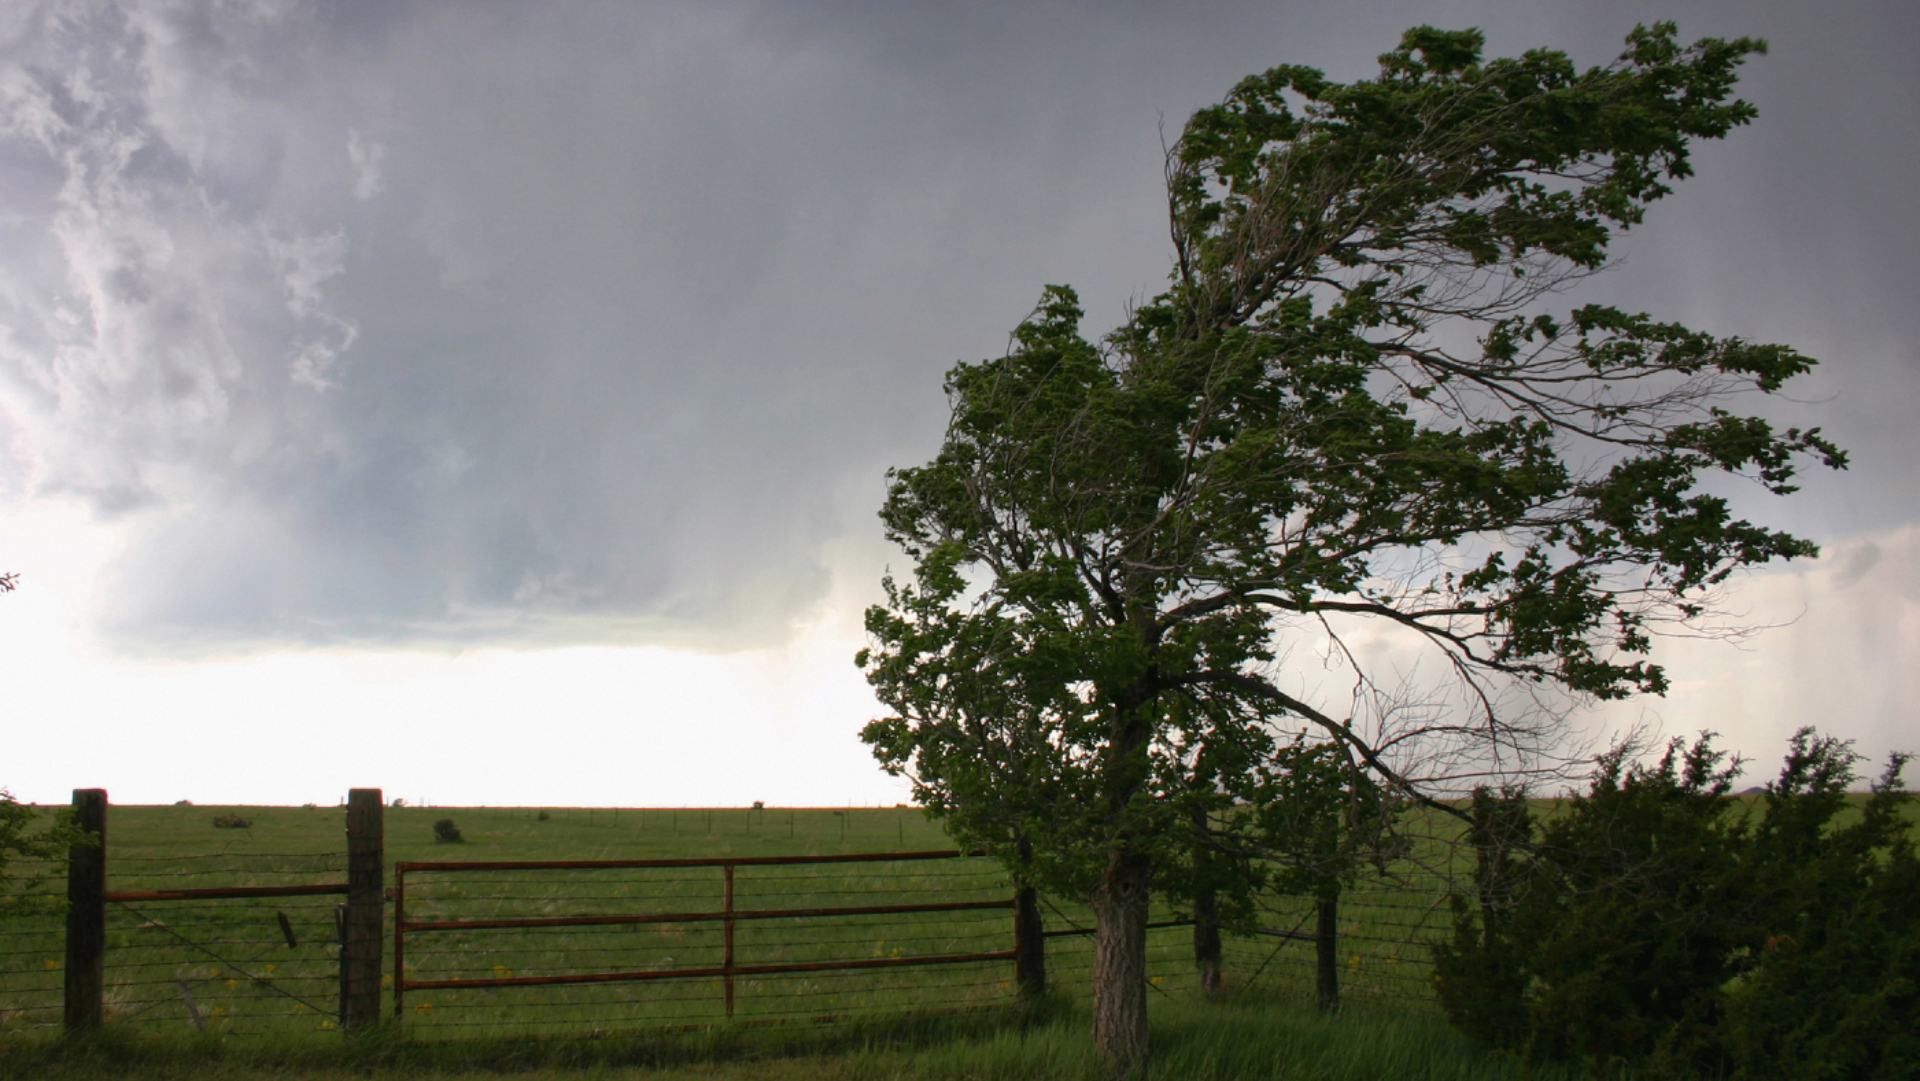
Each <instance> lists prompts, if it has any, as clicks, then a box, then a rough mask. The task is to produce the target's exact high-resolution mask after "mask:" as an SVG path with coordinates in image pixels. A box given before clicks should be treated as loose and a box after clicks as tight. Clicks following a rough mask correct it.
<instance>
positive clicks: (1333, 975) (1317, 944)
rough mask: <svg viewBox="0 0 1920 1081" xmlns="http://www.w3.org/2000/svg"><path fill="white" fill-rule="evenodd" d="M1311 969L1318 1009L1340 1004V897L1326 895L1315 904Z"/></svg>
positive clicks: (1330, 1007) (1333, 894)
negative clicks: (1313, 974)
mask: <svg viewBox="0 0 1920 1081" xmlns="http://www.w3.org/2000/svg"><path fill="white" fill-rule="evenodd" d="M1314 909H1315V912H1314V915H1315V916H1316V917H1317V919H1316V920H1315V926H1314V931H1315V933H1314V962H1315V963H1314V968H1315V970H1316V971H1315V975H1317V976H1318V977H1319V980H1318V983H1319V986H1318V987H1317V988H1316V990H1317V991H1318V992H1319V996H1318V997H1319V999H1320V1008H1321V1009H1323V1010H1332V1009H1336V1008H1338V1007H1339V1005H1340V895H1339V894H1338V893H1327V894H1324V895H1323V896H1321V898H1320V899H1319V901H1318V902H1317V903H1316V904H1315V905H1314Z"/></svg>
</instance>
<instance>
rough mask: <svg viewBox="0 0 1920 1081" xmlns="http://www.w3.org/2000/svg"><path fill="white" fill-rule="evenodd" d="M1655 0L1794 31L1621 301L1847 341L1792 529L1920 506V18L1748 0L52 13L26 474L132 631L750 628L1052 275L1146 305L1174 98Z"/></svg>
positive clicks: (1897, 516) (1634, 244) (37, 169)
mask: <svg viewBox="0 0 1920 1081" xmlns="http://www.w3.org/2000/svg"><path fill="white" fill-rule="evenodd" d="M1602 10H1604V11H1605V12H1606V14H1605V16H1604V17H1601V16H1600V15H1598V14H1596V12H1598V11H1602ZM1669 15H1671V16H1672V17H1677V18H1679V19H1680V20H1682V22H1683V27H1682V29H1683V32H1684V33H1687V34H1705V33H1721V34H1730V33H1750V34H1758V35H1763V36H1770V37H1772V38H1773V40H1774V55H1773V56H1772V57H1768V58H1763V59H1760V60H1758V61H1756V62H1755V63H1754V64H1753V65H1752V66H1751V67H1750V68H1749V69H1748V71H1749V76H1748V80H1747V83H1748V85H1749V87H1750V90H1749V95H1750V96H1751V97H1753V98H1754V99H1755V100H1756V101H1757V102H1759V104H1760V105H1761V108H1762V112H1763V117H1762V120H1761V122H1760V124H1759V125H1758V126H1757V127H1756V128H1755V129H1753V130H1751V131H1743V132H1740V133H1738V134H1737V135H1736V137H1735V139H1734V140H1733V141H1732V143H1730V144H1729V145H1728V146H1727V147H1724V148H1713V149H1711V150H1709V151H1708V152H1705V153H1703V154H1702V155H1701V173H1702V175H1701V177H1700V179H1699V180H1697V181H1695V182H1692V183H1690V184H1687V185H1683V186H1682V187H1681V190H1680V193H1679V194H1678V195H1677V196H1676V197H1675V198H1674V199H1673V200H1672V201H1671V205H1669V206H1666V207H1663V208H1661V210H1660V211H1659V212H1657V215H1656V218H1655V219H1654V224H1653V225H1652V226H1651V227H1650V228H1649V229H1647V230H1644V231H1643V235H1638V236H1636V237H1634V238H1632V240H1631V242H1630V243H1629V244H1628V245H1627V246H1626V251H1627V253H1628V256H1629V264H1630V267H1629V269H1628V270H1627V271H1626V272H1623V273H1622V274H1620V275H1616V276H1615V278H1614V279H1613V280H1612V281H1610V282H1606V283H1603V285H1602V288H1603V289H1606V290H1611V291H1613V292H1614V293H1615V294H1616V295H1618V296H1620V297H1622V298H1625V299H1627V300H1629V301H1632V302H1634V303H1636V304H1637V305H1639V306H1643V307H1648V308H1651V309H1653V310H1656V311H1660V312H1662V313H1664V314H1669V315H1673V316H1676V317H1682V318H1697V319H1700V320H1701V321H1702V322H1706V323H1708V324H1709V325H1711V326H1713V328H1714V329H1718V330H1723V331H1728V332H1737V333H1743V334H1748V335H1750V336H1755V337H1763V338H1775V339H1782V340H1788V341H1793V342H1795V343H1797V344H1800V345H1802V346H1803V347H1805V348H1807V349H1808V350H1809V351H1810V352H1814V353H1815V354H1816V355H1822V356H1824V357H1826V358H1828V359H1829V360H1830V362H1831V364H1832V368H1831V374H1828V375H1825V376H1823V379H1824V381H1823V382H1821V383H1819V384H1817V386H1816V388H1815V391H1814V392H1815V393H1817V394H1818V395H1822V396H1830V397H1832V399H1833V400H1832V401H1831V402H1828V403H1825V404H1822V405H1820V406H1819V407H1818V410H1817V411H1819V412H1821V415H1822V416H1825V417H1831V418H1832V419H1831V421H1830V422H1829V427H1832V428H1837V429H1841V431H1840V432H1839V434H1840V435H1841V436H1842V437H1843V438H1845V439H1847V440H1848V441H1849V442H1850V443H1853V444H1855V445H1857V446H1859V447H1861V450H1862V453H1861V455H1860V458H1861V460H1862V462H1861V468H1860V469H1859V470H1858V471H1857V472H1856V474H1855V475H1854V476H1853V477H1851V478H1849V480H1848V482H1847V484H1848V485H1849V486H1847V487H1842V488H1834V489H1830V490H1829V491H1840V492H1842V493H1843V495H1841V496H1835V495H1832V494H1827V495H1821V496H1819V497H1818V498H1817V499H1816V500H1815V501H1812V502H1810V503H1808V504H1807V507H1808V508H1810V509H1807V510H1803V511H1801V512H1799V513H1800V518H1799V520H1797V521H1796V522H1795V524H1796V525H1797V526H1798V527H1800V528H1802V529H1804V530H1806V531H1809V532H1812V533H1815V534H1816V535H1824V534H1838V533H1847V532H1852V531H1855V530H1857V529H1862V528H1867V527H1869V526H1883V525H1890V524H1897V523H1899V522H1904V521H1907V520H1909V519H1910V518H1911V516H1912V515H1911V509H1912V507H1913V505H1914V501H1913V495H1914V494H1915V493H1914V492H1913V488H1912V484H1913V481H1912V479H1911V475H1910V471H1908V470H1907V469H1906V468H1905V466H1904V463H1900V464H1899V465H1897V466H1887V465H1884V464H1881V463H1883V462H1884V461H1885V460H1886V459H1887V458H1888V457H1889V456H1891V455H1897V454H1898V452H1900V451H1903V450H1906V449H1910V448H1911V445H1912V440H1911V436H1910V434H1909V428H1908V425H1907V424H1906V423H1905V422H1904V419H1903V417H1902V414H1903V413H1904V412H1906V411H1909V410H1911V409H1912V408H1913V407H1914V406H1916V405H1920V400H1916V396H1915V394H1914V391H1913V382H1912V379H1911V374H1912V365H1913V354H1912V350H1911V347H1910V346H1908V345H1907V344H1906V339H1905V338H1904V337H1903V336H1902V335H1901V333H1900V332H1901V331H1903V330H1904V329H1905V328H1904V322H1905V320H1904V318H1903V311H1902V307H1903V305H1904V303H1905V302H1906V298H1907V297H1908V296H1910V295H1911V292H1912V290H1911V282H1912V277H1911V274H1910V272H1907V271H1906V270H1905V269H1904V267H1903V266H1902V265H1901V260H1903V259H1904V258H1905V257H1906V255H1907V254H1908V253H1909V252H1910V251H1911V250H1913V247H1914V243H1913V242H1914V241H1915V240H1920V237H1915V236H1914V235H1913V233H1914V229H1915V226H1914V224H1913V219H1912V216H1911V215H1910V214H1907V213H1905V212H1904V206H1905V199H1904V193H1903V190H1902V185H1901V183H1900V181H1899V180H1898V176H1899V175H1900V172H1901V171H1902V170H1905V171H1906V172H1907V173H1908V174H1910V173H1911V169H1912V166H1913V165H1914V162H1913V160H1912V158H1913V154H1914V141H1913V139H1912V138H1911V136H1910V135H1907V134H1903V133H1905V132H1906V130H1907V129H1906V127H1905V124H1906V119H1905V118H1906V117H1907V116H1910V115H1911V106H1912V105H1913V104H1914V101H1913V98H1914V94H1915V86H1916V80H1915V78H1914V76H1913V75H1912V74H1911V73H1910V72H1909V69H1908V67H1907V66H1906V65H1905V64H1904V61H1903V59H1902V57H1901V55H1900V53H1899V52H1897V51H1896V50H1898V49H1899V48H1901V47H1902V45H1901V42H1902V41H1904V40H1909V39H1910V37H1911V34H1910V33H1909V31H1911V30H1912V29H1915V27H1914V26H1913V25H1912V24H1913V22H1914V19H1913V17H1912V16H1911V15H1909V14H1906V13H1905V10H1904V9H1901V10H1900V12H1898V13H1896V12H1895V11H1894V9H1891V8H1889V9H1888V10H1887V11H1886V12H1878V11H1874V10H1870V9H1865V8H1856V9H1847V8H1841V9H1838V10H1837V11H1836V12H1829V13H1827V14H1825V15H1823V16H1821V17H1820V18H1818V19H1816V18H1814V17H1812V16H1806V15H1802V14H1800V13H1799V12H1798V11H1797V10H1796V9H1794V8H1791V7H1785V6H1783V7H1779V8H1770V7H1768V8H1761V7H1753V6H1750V5H1732V4H1728V5H1723V6H1720V7H1714V8H1709V7H1704V6H1698V5H1679V6H1678V7H1677V8H1675V9H1672V10H1656V9H1652V8H1648V9H1646V10H1644V11H1642V10H1637V9H1634V10H1626V11H1622V10H1621V9H1620V8H1617V7H1614V6H1609V7H1607V8H1605V9H1600V8H1597V7H1595V6H1592V5H1582V4H1577V3H1568V4H1566V5H1564V6H1553V5H1539V4H1526V5H1520V4H1513V5H1494V4H1469V3H1461V4H1438V5H1435V4H1408V5H1397V6H1396V5H1377V6H1368V7H1367V8H1366V9H1365V12H1364V13H1363V14H1358V15H1356V14H1354V6H1353V5H1324V6H1319V7H1314V8H1306V7H1302V6H1299V5H1251V4H1220V5H1215V6H1211V7H1195V6H1194V5H1179V6H1177V7H1173V6H1152V5H1132V6H1118V7H1116V6H1111V5H1094V4H1084V5H1072V4H1062V5H1005V6H985V5H973V6H951V5H909V4H892V3H888V4H878V3H876V4H833V3H817V4H797V3H780V4H765V5H753V4H745V3H735V4H723V3H714V4H697V5H696V4H685V5H649V6H640V5H629V4H614V3H607V4H584V3H583V4H570V5H564V6H545V5H543V6H539V7H538V8H535V7H530V6H527V5H518V4H504V3H503V4H498V5H491V6H489V5H481V4H467V3H462V4H442V5H423V4H417V5H387V4H364V5H353V6H343V5H338V4H311V5H298V4H294V5H273V6H271V7H264V8H263V9H262V10H260V11H257V12H256V11H252V10H249V9H247V8H245V7H244V6H240V5H231V4H220V5H198V4H188V3H179V4H152V5H147V6H144V7H125V6H121V5H104V4H102V5H90V4H77V3H75V4H48V5H43V6H42V7H39V8H36V9H34V10H33V11H31V12H30V13H24V14H17V15H14V16H12V17H11V22H10V23H0V35H3V40H4V45H0V110H3V111H0V117H3V118H4V121H3V123H0V181H4V184H3V186H0V231H4V237H5V239H6V240H7V241H8V243H7V245H6V246H5V248H4V253H5V254H4V255H0V328H3V329H4V335H3V336H0V395H3V397H0V404H3V405H4V423H6V424H8V425H10V426H11V428H10V431H9V432H8V435H9V438H10V446H11V447H12V448H13V468H12V469H11V471H10V478H11V487H12V489H13V490H14V492H15V493H16V494H17V495H20V496H26V497H35V496H51V495H58V494H70V495H75V496H78V497H81V498H84V499H86V500H88V501H89V502H90V503H92V504H93V505H94V506H96V507H97V508H99V509H100V511H101V512H102V513H106V514H117V515H123V516H128V518H129V520H130V521H132V522H133V523H135V528H134V532H133V538H134V539H133V542H132V546H131V548H130V549H129V551H128V553H127V555H126V556H125V558H124V559H123V560H122V561H121V564H120V566H119V568H118V572H117V584H116V585H115V586H114V587H113V588H111V589H110V590H109V591H108V592H107V593H106V596H107V598H108V600H107V602H106V603H107V607H106V610H105V611H104V612H103V616H102V618H103V620H104V622H105V623H106V625H108V626H109V627H110V628H111V629H112V630H113V631H114V633H116V634H117V635H118V636H119V638H120V639H121V640H122V641H123V642H124V643H126V644H128V645H130V646H134V647H140V648H176V647H179V646H181V645H183V644H191V643H194V642H200V643H205V644H206V645H208V646H211V647H215V648H229V647H244V646H247V645H250V644H261V645H265V644H276V643H284V642H290V641H293V642H301V641H305V642H339V641H355V640H361V641H365V640H375V641H394V642H444V641H454V642H458V641H471V640H504V641H509V642H535V641H569V640H571V641H581V640H601V641H605V640H617V641H662V640H673V641H682V642H695V643H701V644H706V645H712V646H729V645H741V644H746V643H749V642H753V641H764V640H766V639H768V638H769V637H771V636H776V635H778V634H779V633H781V631H782V629H783V628H784V627H785V626H786V624H787V622H788V621H789V620H790V619H792V618H793V617H794V616H795V615H796V614H797V613H799V612H801V611H802V610H804V608H805V607H806V605H808V604H809V603H811V602H812V601H813V600H815V599H817V598H818V597H819V596H820V595H821V592H822V590H823V589H824V588H825V584H826V582H827V580H828V576H829V571H830V568H829V566H828V556H827V555H826V552H827V550H828V548H829V547H830V546H831V545H834V544H836V543H840V542H843V541H844V540H845V539H846V538H850V537H851V538H857V539H858V540H859V543H865V544H869V545H872V544H873V541H874V533H875V532H876V530H875V527H874V525H873V524H872V519H871V513H872V508H873V507H874V505H875V504H876V503H877V501H878V498H879V495H880V491H881V480H880V474H881V472H882V471H883V470H884V468H885V467H886V466H887V465H889V464H903V463H909V462H912V461H914V460H917V459H919V458H922V457H924V456H925V455H926V454H927V453H928V452H929V451H930V449H931V447H932V446H933V444H934V441H935V440H936V439H937V436H938V432H939V428H940V424H941V422H942V420H943V404H944V403H943V402H942V401H941V399H940V397H939V394H938V385H939V375H940V372H941V371H942V370H943V369H944V368H945V367H946V366H947V365H949V364H950V363H952V362H953V361H954V360H956V359H962V358H967V359H972V358H977V357H980V356H983V355H987V354H990V353H993V352H996V351H998V350H999V349H1000V348H1001V347H1002V345H1003V343H1004V341H1005V336H1006V332H1007V331H1008V329H1009V328H1010V327H1011V326H1012V325H1013V324H1014V323H1015V322H1016V321H1017V320H1018V319H1019V318H1020V316H1021V315H1022V314H1023V313H1024V312H1025V311H1026V310H1027V308H1028V307H1029V306H1030V305H1031V303H1032V302H1033V299H1034V298H1035V296H1037V294H1038V290H1039V287H1040V286H1041V285H1042V284H1043V283H1047V282H1068V283H1072V284H1074V285H1076V286H1078V287H1080V288H1081V290H1082V292H1083V295H1084V296H1085V297H1086V298H1087V300H1088V302H1089V307H1090V309H1091V311H1092V315H1091V317H1090V329H1094V330H1097V329H1099V328H1101V327H1104V326H1107V325H1111V324H1112V323H1113V322H1115V321H1117V320H1118V319H1119V318H1120V317H1121V315H1122V312H1123V310H1124V305H1125V303H1126V302H1127V301H1128V300H1130V299H1134V298H1138V297H1141V296H1144V295H1149V294H1151V293H1152V292H1153V291H1154V290H1155V289H1156V288H1157V287H1158V286H1159V284H1160V282H1161V280H1162V278H1163V275H1164V271H1165V268H1166V265H1167V256H1166V251H1165V230H1164V227H1163V224H1162V221H1161V205H1162V204H1161V200H1160V192H1159V178H1160V169H1159V160H1158V155H1159V148H1160V145H1161V139H1162V137H1163V133H1162V131H1161V130H1160V124H1161V121H1162V120H1163V119H1164V123H1165V132H1164V135H1165V137H1166V138H1171V137H1172V135H1173V134H1175V133H1177V130H1178V126H1179V124H1180V122H1181V121H1182V120H1183V119H1184V117H1185V116H1186V114H1187V113H1188V112H1189V111H1190V110H1191V109H1193V108H1194V107H1196V106H1199V105H1201V104H1204V103H1206V102H1207V101H1210V100H1214V99H1216V98H1217V97H1218V96H1219V95H1220V94H1221V93H1223V92H1224V91H1225V90H1226V89H1227V88H1229V87H1230V86H1231V85H1232V84H1233V82H1234V81H1236V80H1237V79H1238V78H1239V77H1240V76H1242V75H1244V74H1246V73H1247V72H1249V71H1253V70H1258V69H1261V68H1264V67H1267V66H1270V65H1272V64H1275V63H1282V62H1304V63H1311V64H1315V65H1317V66H1321V67H1323V68H1325V69H1327V70H1328V71H1329V72H1330V73H1331V74H1333V75H1335V76H1336V77H1341V78H1352V77H1358V76H1362V75H1365V74H1367V73H1368V71H1369V69H1370V67H1371V62H1372V57H1373V56H1374V55H1375V54H1377V53H1379V52H1381V51H1383V50H1384V49H1386V48H1387V47H1389V46H1390V45H1391V44H1392V43H1393V41H1394V40H1395V38H1396V36H1397V34H1398V32H1399V31H1400V30H1401V29H1403V28H1404V27H1405V26H1407V25H1410V24H1413V23H1418V22H1431V23H1436V24H1441V25H1453V26H1461V25H1481V26H1484V27H1486V28H1487V29H1488V30H1489V32H1490V35H1491V37H1492V39H1493V48H1494V49H1495V50H1496V51H1502V52H1513V51H1517V50H1520V49H1524V48H1527V47H1531V46H1535V45H1541V44H1547V45H1552V46H1555V47H1562V48H1567V49H1569V50H1571V51H1573V52H1574V53H1575V54H1576V56H1577V57H1579V58H1580V59H1581V60H1582V61H1583V62H1603V61H1604V60H1606V59H1608V58H1610V57H1611V56H1612V55H1614V54H1615V53H1616V52H1617V51H1618V48H1619V40H1620V38H1621V36H1622V35H1623V34H1624V33H1625V32H1626V30H1627V29H1628V28H1629V27H1630V26H1631V24H1632V22H1633V21H1634V20H1635V19H1651V18H1657V17H1667V16H1669ZM1869 497H1873V498H1877V499H1878V500H1879V502H1877V503H1876V502H1873V501H1872V499H1870V498H1869ZM1863 508H1864V509H1863ZM868 551H870V552H871V553H872V554H873V556H874V560H875V561H876V562H877V560H878V559H880V558H884V556H883V555H882V554H881V553H879V550H878V548H877V546H872V547H869V549H868ZM873 570H874V568H872V567H868V566H866V565H865V564H864V563H862V565H861V567H860V569H859V573H861V574H863V575H864V574H871V573H873Z"/></svg>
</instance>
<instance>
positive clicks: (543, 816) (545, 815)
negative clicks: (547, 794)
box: [540, 811, 553, 822]
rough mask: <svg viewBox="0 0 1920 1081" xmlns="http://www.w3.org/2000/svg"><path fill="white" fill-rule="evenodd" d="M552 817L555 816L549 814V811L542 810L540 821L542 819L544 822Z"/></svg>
mask: <svg viewBox="0 0 1920 1081" xmlns="http://www.w3.org/2000/svg"><path fill="white" fill-rule="evenodd" d="M552 817H553V816H552V815H550V814H548V813H547V812H545V811H541V812H540V821H542V822H545V821H547V820H548V819H551V818H552Z"/></svg>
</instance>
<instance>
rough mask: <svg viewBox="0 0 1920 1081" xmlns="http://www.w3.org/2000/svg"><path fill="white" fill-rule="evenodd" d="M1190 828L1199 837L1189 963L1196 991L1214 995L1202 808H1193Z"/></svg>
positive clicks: (1214, 912) (1215, 961) (1215, 921)
mask: <svg viewBox="0 0 1920 1081" xmlns="http://www.w3.org/2000/svg"><path fill="white" fill-rule="evenodd" d="M1193 825H1194V829H1195V831H1196V832H1197V834H1198V835H1199V837H1200V843H1199V845H1198V847H1197V852H1196V855H1195V868H1194V870H1195V873H1196V875H1197V876H1198V878H1199V881H1198V882H1196V883H1195V884H1194V891H1193V963H1194V966H1195V967H1197V968H1198V969H1199V970H1200V989H1201V990H1202V991H1205V992H1206V993H1207V994H1210V995H1211V994H1218V993H1219V992H1220V988H1221V986H1222V983H1223V977H1222V975H1221V971H1220V905H1219V902H1218V901H1217V900H1216V898H1215V897H1214V892H1213V890H1214V886H1213V878H1212V876H1211V875H1210V874H1209V873H1208V871H1209V870H1210V868H1209V867H1208V863H1209V862H1210V861H1211V860H1212V859H1213V853H1212V852H1209V851H1208V850H1207V846H1206V844H1205V839H1206V835H1207V833H1208V832H1209V826H1208V823H1207V811H1206V808H1204V807H1195V808H1194V809H1193Z"/></svg>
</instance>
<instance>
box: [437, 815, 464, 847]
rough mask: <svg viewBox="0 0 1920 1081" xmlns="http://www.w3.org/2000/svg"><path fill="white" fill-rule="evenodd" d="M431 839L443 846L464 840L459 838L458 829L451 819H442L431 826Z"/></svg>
mask: <svg viewBox="0 0 1920 1081" xmlns="http://www.w3.org/2000/svg"><path fill="white" fill-rule="evenodd" d="M433 839H434V840H436V841H438V842H440V843H441V844H443V845H454V844H459V843H460V842H462V841H464V840H466V838H464V837H462V836H460V827H459V826H458V825H456V824H455V823H454V821H453V819H451V818H443V819H441V820H440V821H438V822H435V823H434V824H433Z"/></svg>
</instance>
